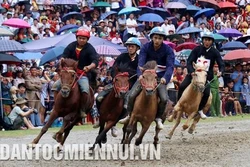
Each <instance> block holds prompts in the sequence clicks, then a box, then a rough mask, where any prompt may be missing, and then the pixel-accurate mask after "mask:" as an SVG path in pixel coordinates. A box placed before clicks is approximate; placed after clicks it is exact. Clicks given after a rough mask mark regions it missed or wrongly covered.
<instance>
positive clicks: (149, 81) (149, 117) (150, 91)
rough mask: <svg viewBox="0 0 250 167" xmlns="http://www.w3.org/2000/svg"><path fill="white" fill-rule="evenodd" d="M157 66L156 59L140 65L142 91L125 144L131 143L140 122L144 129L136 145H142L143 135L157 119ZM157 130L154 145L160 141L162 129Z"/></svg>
mask: <svg viewBox="0 0 250 167" xmlns="http://www.w3.org/2000/svg"><path fill="white" fill-rule="evenodd" d="M156 68H157V64H156V62H155V61H149V62H147V63H146V64H145V65H144V66H143V67H142V68H141V67H140V69H141V71H142V75H143V79H142V81H141V86H142V91H141V93H140V94H139V95H138V96H137V97H136V100H135V104H134V108H133V111H132V113H131V118H130V120H129V123H128V125H127V128H126V131H125V132H124V133H123V141H122V142H123V144H130V142H131V140H132V138H133V137H134V136H135V134H136V133H137V122H140V123H141V125H142V130H141V133H140V135H139V137H138V138H137V139H136V142H135V145H137V146H138V145H140V144H141V143H142V139H143V136H144V135H145V133H146V132H147V130H148V128H149V126H150V125H151V123H152V122H153V121H154V120H155V116H156V113H157V109H158V96H157V74H156ZM125 127H126V125H125ZM155 131H156V134H155V137H154V145H155V146H156V145H157V144H158V141H159V138H158V133H159V132H160V129H158V128H157V126H156V128H155ZM124 148H125V147H124Z"/></svg>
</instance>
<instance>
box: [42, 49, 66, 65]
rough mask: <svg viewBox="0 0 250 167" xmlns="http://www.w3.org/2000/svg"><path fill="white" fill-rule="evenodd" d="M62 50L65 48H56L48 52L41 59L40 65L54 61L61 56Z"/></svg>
mask: <svg viewBox="0 0 250 167" xmlns="http://www.w3.org/2000/svg"><path fill="white" fill-rule="evenodd" d="M64 49H65V47H62V46H58V47H55V48H52V49H50V50H48V51H47V52H46V53H45V54H44V55H43V57H42V58H41V61H40V65H43V64H45V63H47V62H50V61H54V60H56V59H57V58H59V57H60V56H61V55H62V54H63V51H64Z"/></svg>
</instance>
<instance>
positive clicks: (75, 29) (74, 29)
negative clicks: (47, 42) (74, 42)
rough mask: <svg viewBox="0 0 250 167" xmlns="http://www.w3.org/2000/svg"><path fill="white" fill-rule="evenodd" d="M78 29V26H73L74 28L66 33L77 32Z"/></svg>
mask: <svg viewBox="0 0 250 167" xmlns="http://www.w3.org/2000/svg"><path fill="white" fill-rule="evenodd" d="M77 30H78V28H72V29H69V30H68V31H67V32H66V33H76V31H77Z"/></svg>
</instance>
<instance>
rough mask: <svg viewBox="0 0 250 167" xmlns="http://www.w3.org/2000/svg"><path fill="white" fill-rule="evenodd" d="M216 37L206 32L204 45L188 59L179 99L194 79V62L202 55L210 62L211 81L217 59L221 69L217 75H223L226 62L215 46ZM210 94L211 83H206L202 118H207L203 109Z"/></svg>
mask: <svg viewBox="0 0 250 167" xmlns="http://www.w3.org/2000/svg"><path fill="white" fill-rule="evenodd" d="M213 42H214V37H213V34H211V33H204V34H203V36H202V43H203V45H200V46H197V47H196V48H194V49H193V51H192V52H191V54H190V56H189V57H188V60H187V70H188V75H187V76H186V78H185V79H184V80H183V82H182V83H181V85H180V87H179V90H178V100H179V99H180V98H181V95H182V93H183V92H184V90H185V89H186V87H188V85H189V84H190V83H191V80H192V74H193V73H194V71H195V69H194V68H193V63H196V62H197V59H198V58H199V57H201V56H204V58H205V59H207V62H208V63H209V64H208V71H207V80H208V81H211V80H212V79H213V78H214V72H213V67H214V64H215V61H216V62H217V64H218V66H219V71H220V72H218V73H217V75H221V72H223V70H224V62H223V60H222V58H221V55H220V53H219V51H218V50H217V49H215V48H214V47H213ZM209 95H210V85H209V84H208V85H206V87H205V90H204V92H203V97H202V100H201V102H200V105H199V111H198V112H199V114H200V116H201V118H202V119H206V117H207V116H206V115H205V114H204V113H203V111H202V109H203V108H204V107H205V105H206V103H207V100H208V98H209Z"/></svg>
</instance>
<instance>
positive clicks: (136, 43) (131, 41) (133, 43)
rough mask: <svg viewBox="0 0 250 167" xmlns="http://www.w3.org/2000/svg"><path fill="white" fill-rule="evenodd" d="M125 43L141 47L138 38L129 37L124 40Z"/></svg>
mask: <svg viewBox="0 0 250 167" xmlns="http://www.w3.org/2000/svg"><path fill="white" fill-rule="evenodd" d="M125 45H137V46H138V47H139V48H141V42H140V41H139V39H138V38H135V37H130V38H129V39H128V40H127V41H126V42H125Z"/></svg>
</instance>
